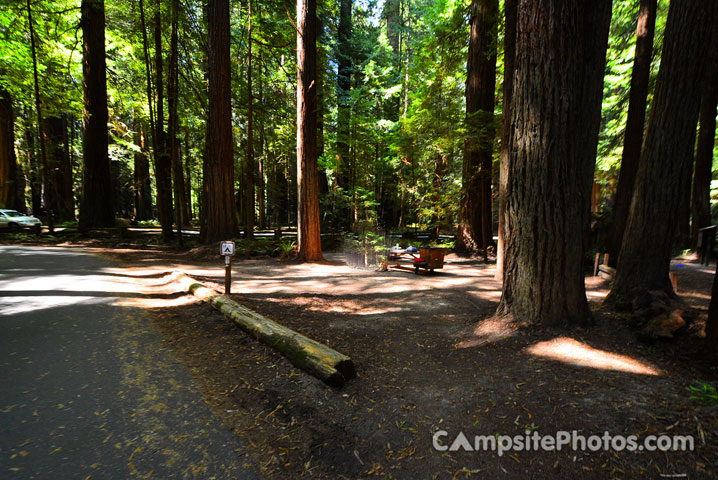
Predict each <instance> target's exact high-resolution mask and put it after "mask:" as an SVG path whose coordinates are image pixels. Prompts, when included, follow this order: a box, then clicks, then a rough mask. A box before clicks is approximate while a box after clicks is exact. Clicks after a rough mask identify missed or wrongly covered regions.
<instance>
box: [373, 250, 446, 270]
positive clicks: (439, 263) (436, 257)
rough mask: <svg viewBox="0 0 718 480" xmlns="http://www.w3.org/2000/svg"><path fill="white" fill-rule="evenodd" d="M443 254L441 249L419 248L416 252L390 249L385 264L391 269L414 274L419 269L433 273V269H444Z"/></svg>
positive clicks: (443, 251) (444, 251)
mask: <svg viewBox="0 0 718 480" xmlns="http://www.w3.org/2000/svg"><path fill="white" fill-rule="evenodd" d="M445 253H446V249H444V248H443V247H420V248H419V250H418V251H413V250H408V249H401V250H400V249H395V248H392V249H391V250H390V251H389V255H388V257H387V263H388V265H389V266H390V267H392V268H396V269H400V270H409V271H411V270H413V271H414V273H416V274H418V273H419V269H423V270H424V271H427V272H433V271H434V270H435V269H439V268H444V254H445Z"/></svg>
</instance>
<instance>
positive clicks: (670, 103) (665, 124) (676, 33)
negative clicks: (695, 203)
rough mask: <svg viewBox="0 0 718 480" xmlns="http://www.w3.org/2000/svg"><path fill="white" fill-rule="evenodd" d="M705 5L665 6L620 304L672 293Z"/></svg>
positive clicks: (621, 269) (617, 289)
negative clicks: (670, 272)
mask: <svg viewBox="0 0 718 480" xmlns="http://www.w3.org/2000/svg"><path fill="white" fill-rule="evenodd" d="M705 6H706V4H705V3H704V2H703V1H701V0H673V1H672V2H671V5H670V8H669V10H668V20H667V23H666V32H665V37H664V46H663V54H662V58H661V68H660V71H659V72H658V80H657V83H656V93H655V95H654V100H653V107H652V110H651V114H650V119H649V121H648V130H647V132H646V140H645V142H644V145H643V151H642V152H641V159H640V162H639V166H638V172H637V174H636V183H635V193H634V197H633V201H632V203H631V210H630V213H629V216H628V221H627V224H626V232H625V234H624V236H623V243H622V245H621V254H620V256H619V258H618V267H617V271H616V276H615V279H614V284H613V289H612V290H611V293H610V295H609V299H610V300H611V301H615V302H616V304H617V305H620V306H624V305H625V306H630V305H632V302H633V300H634V299H637V298H644V297H645V295H646V294H647V293H648V292H649V291H654V290H655V291H663V292H665V293H666V294H668V295H670V296H674V295H675V293H674V292H673V286H672V284H671V281H670V280H669V278H668V270H669V267H670V260H671V246H672V242H673V239H674V234H675V228H676V223H677V219H678V214H679V212H678V209H679V206H680V205H679V202H677V201H676V198H677V197H678V196H679V195H680V194H681V189H682V188H683V186H682V183H683V178H684V175H683V173H684V172H686V170H690V168H691V163H692V160H693V150H694V140H695V132H696V123H697V121H698V109H699V106H700V97H701V93H700V89H699V88H695V83H696V80H697V79H699V78H700V69H701V58H702V56H703V55H701V52H704V51H705V44H706V43H707V41H708V40H709V37H708V35H709V33H710V26H711V21H712V16H713V13H712V10H714V9H713V8H708V9H707V8H705Z"/></svg>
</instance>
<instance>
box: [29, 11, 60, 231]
mask: <svg viewBox="0 0 718 480" xmlns="http://www.w3.org/2000/svg"><path fill="white" fill-rule="evenodd" d="M27 23H28V26H29V27H30V53H31V56H32V73H33V80H34V82H33V86H34V91H35V113H36V114H37V136H38V139H39V140H40V162H41V166H42V207H43V213H44V215H45V218H46V219H47V220H46V221H47V224H48V227H49V228H50V233H52V232H53V214H54V212H53V206H54V205H53V203H54V201H53V200H54V198H53V196H52V189H53V186H52V181H51V172H50V171H49V170H48V165H47V150H46V145H45V133H44V132H43V127H44V121H43V116H42V102H41V101H40V81H39V79H38V69H37V49H36V47H35V27H34V22H33V17H32V5H31V3H30V0H28V1H27Z"/></svg>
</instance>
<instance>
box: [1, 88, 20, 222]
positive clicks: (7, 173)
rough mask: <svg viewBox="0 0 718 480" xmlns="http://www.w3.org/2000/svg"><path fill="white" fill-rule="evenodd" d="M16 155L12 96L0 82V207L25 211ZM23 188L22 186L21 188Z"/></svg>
mask: <svg viewBox="0 0 718 480" xmlns="http://www.w3.org/2000/svg"><path fill="white" fill-rule="evenodd" d="M19 177H20V175H19V172H18V164H17V157H16V156H15V115H14V112H13V108H12V97H11V96H10V92H8V91H7V90H6V89H5V87H3V85H2V84H0V208H12V209H15V210H18V211H21V212H24V211H25V198H24V195H23V194H24V192H23V191H22V190H20V188H18V187H20V185H22V187H24V186H25V183H24V182H22V184H21V182H19V181H18V180H19ZM23 190H24V188H23Z"/></svg>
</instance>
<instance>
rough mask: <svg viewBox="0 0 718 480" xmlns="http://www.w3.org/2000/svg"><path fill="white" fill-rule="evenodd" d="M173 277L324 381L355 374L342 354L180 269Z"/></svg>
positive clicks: (331, 382)
mask: <svg viewBox="0 0 718 480" xmlns="http://www.w3.org/2000/svg"><path fill="white" fill-rule="evenodd" d="M173 277H174V278H173V279H174V280H175V281H176V282H178V283H180V284H181V285H182V288H183V290H184V291H186V292H189V293H192V294H193V295H194V296H196V297H198V298H200V299H202V300H204V301H205V302H207V303H209V304H210V305H212V306H213V307H214V308H216V309H217V310H219V311H220V312H222V313H224V314H225V315H226V316H227V317H229V318H230V319H231V320H232V321H233V322H234V324H235V325H237V326H238V327H239V328H241V329H242V330H244V331H245V332H247V333H248V334H250V335H252V336H253V337H254V338H256V339H257V340H259V341H261V342H262V343H265V344H266V345H268V346H270V347H272V348H274V349H275V350H277V351H279V352H280V353H281V354H282V355H284V356H285V357H286V358H287V359H288V360H289V361H290V362H292V364H293V365H294V366H296V367H298V368H301V369H302V370H304V371H305V372H307V373H309V374H311V375H314V376H315V377H317V378H319V379H320V380H322V381H323V382H324V383H326V384H327V385H329V386H331V387H341V386H342V385H344V383H345V382H346V381H347V380H349V379H352V378H354V377H356V371H355V369H354V363H353V362H352V360H351V358H349V357H347V356H346V355H343V354H341V353H339V352H337V351H336V350H334V349H332V348H329V347H328V346H326V345H324V344H322V343H319V342H317V341H316V340H312V339H311V338H308V337H305V336H304V335H302V334H300V333H297V332H295V331H294V330H291V329H289V328H287V327H284V326H282V325H280V324H278V323H277V322H275V321H273V320H270V319H268V318H266V317H263V316H262V315H260V314H258V313H257V312H254V311H252V310H250V309H248V308H246V307H243V306H242V305H240V304H238V303H237V302H235V301H233V300H230V299H229V298H227V297H225V296H223V295H220V294H219V293H217V292H215V291H214V290H212V289H211V288H209V287H207V286H205V285H203V284H201V283H199V282H197V281H196V280H195V279H193V278H192V277H189V276H188V275H186V274H184V273H181V272H175V273H174V274H173Z"/></svg>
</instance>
